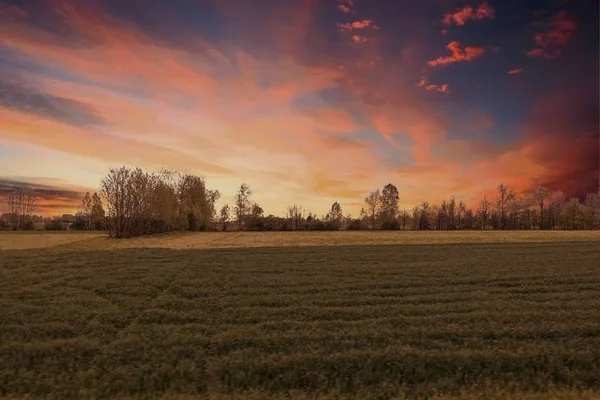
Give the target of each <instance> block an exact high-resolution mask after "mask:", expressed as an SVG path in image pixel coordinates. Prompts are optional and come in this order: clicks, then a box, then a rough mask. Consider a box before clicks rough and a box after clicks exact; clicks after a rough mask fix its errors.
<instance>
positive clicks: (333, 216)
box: [327, 201, 344, 230]
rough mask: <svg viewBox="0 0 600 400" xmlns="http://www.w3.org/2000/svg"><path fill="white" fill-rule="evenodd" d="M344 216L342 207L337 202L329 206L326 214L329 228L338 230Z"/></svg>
mask: <svg viewBox="0 0 600 400" xmlns="http://www.w3.org/2000/svg"><path fill="white" fill-rule="evenodd" d="M343 217H344V214H343V213H342V206H341V205H340V203H338V202H337V201H336V202H335V203H333V204H332V205H331V209H330V210H329V213H328V214H327V220H328V221H329V223H330V224H331V227H332V228H333V229H335V230H337V229H340V227H341V225H342V218H343Z"/></svg>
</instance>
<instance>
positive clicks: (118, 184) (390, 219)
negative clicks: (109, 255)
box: [0, 167, 600, 238]
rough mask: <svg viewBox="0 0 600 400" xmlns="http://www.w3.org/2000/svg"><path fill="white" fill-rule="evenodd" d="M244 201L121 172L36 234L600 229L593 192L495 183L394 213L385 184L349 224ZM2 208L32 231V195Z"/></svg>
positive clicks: (0, 223) (7, 220) (186, 182)
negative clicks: (225, 200)
mask: <svg viewBox="0 0 600 400" xmlns="http://www.w3.org/2000/svg"><path fill="white" fill-rule="evenodd" d="M252 195H253V191H252V189H251V188H250V186H249V185H247V184H245V183H244V184H242V185H241V186H240V187H239V189H238V190H237V191H236V193H235V195H234V198H233V203H232V204H231V206H230V205H229V204H225V205H223V206H222V207H221V209H220V210H219V211H217V209H216V202H217V201H218V200H219V199H220V197H221V193H220V192H219V191H218V190H214V189H209V188H208V187H207V184H206V180H205V179H204V177H202V176H196V175H191V174H186V173H180V172H176V171H172V170H160V171H158V172H148V171H144V170H142V169H140V168H129V167H121V168H116V169H110V170H109V173H108V174H107V176H106V177H105V178H104V179H103V180H102V181H101V184H100V190H99V192H98V193H93V194H91V195H90V193H86V194H85V195H84V197H83V199H82V202H81V205H80V207H79V211H78V212H77V214H76V215H75V216H74V217H73V221H71V222H69V223H68V224H65V221H64V216H63V218H62V219H61V218H60V217H56V218H52V219H50V220H48V221H47V222H46V223H45V226H44V228H45V229H48V230H59V229H66V228H67V225H68V228H69V229H80V230H107V231H108V233H109V236H110V237H114V238H126V237H134V236H140V235H150V234H156V233H163V232H170V231H228V230H237V231H299V230H306V231H314V230H340V229H346V230H409V229H410V230H463V229H483V230H487V229H498V230H532V229H540V230H551V229H573V230H574V229H600V195H599V193H590V194H588V195H587V196H586V197H585V199H584V200H583V202H582V201H580V199H579V198H577V197H571V198H567V197H566V196H565V194H564V193H563V192H561V191H550V190H548V189H547V188H545V187H538V188H536V189H534V190H530V191H526V192H524V193H521V194H520V195H517V194H516V193H515V191H514V190H513V189H512V188H511V187H510V186H508V185H505V184H503V183H502V184H500V185H499V186H498V187H497V194H496V196H495V197H493V198H488V197H487V196H486V197H484V198H482V199H481V200H480V201H479V202H478V204H477V205H476V207H475V208H470V207H468V206H467V205H466V204H465V203H464V202H463V201H456V199H455V198H454V196H451V197H450V198H448V199H442V200H441V201H440V202H439V203H434V204H430V203H429V202H426V201H423V202H421V203H420V204H418V205H416V206H414V207H412V208H411V209H408V210H407V209H406V208H403V209H401V208H400V192H399V190H398V188H397V187H396V186H395V185H393V184H391V183H389V184H387V185H385V186H384V187H383V188H382V189H376V190H373V191H371V192H370V193H368V195H367V196H366V197H365V198H364V206H363V208H362V209H361V211H360V213H359V215H358V216H357V217H354V218H353V217H352V216H351V215H349V214H348V215H344V213H343V211H342V206H341V205H340V203H338V202H334V203H333V204H332V205H331V207H330V208H329V209H328V210H327V212H326V213H324V214H322V215H320V216H319V215H317V214H315V213H313V212H308V211H307V210H306V209H304V208H303V207H302V206H301V205H298V204H293V205H290V206H288V207H287V209H286V215H285V216H283V217H281V216H275V215H272V214H269V215H265V212H264V209H263V208H262V207H261V206H260V205H259V204H257V203H256V202H254V201H253V200H252ZM6 204H7V208H8V212H7V213H5V214H3V215H2V218H0V229H13V230H24V229H33V225H34V224H33V223H32V221H33V217H32V213H33V211H34V209H35V205H36V197H35V193H34V192H33V191H31V190H27V189H24V188H17V189H15V190H14V191H12V192H11V193H9V194H8V195H7V196H6Z"/></svg>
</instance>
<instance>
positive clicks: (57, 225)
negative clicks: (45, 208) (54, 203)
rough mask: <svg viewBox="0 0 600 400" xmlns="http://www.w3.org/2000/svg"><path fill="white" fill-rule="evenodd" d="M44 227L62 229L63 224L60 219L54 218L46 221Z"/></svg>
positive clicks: (54, 229)
mask: <svg viewBox="0 0 600 400" xmlns="http://www.w3.org/2000/svg"><path fill="white" fill-rule="evenodd" d="M44 229H45V230H47V231H62V230H63V224H62V222H60V220H59V219H53V220H51V221H48V222H46V225H44Z"/></svg>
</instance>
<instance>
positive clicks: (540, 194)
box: [533, 187, 550, 229]
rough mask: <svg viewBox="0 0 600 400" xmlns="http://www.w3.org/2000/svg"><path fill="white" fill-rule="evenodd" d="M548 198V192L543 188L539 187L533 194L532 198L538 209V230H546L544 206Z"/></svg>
mask: <svg viewBox="0 0 600 400" xmlns="http://www.w3.org/2000/svg"><path fill="white" fill-rule="evenodd" d="M549 197H550V192H549V191H548V189H547V188H545V187H539V188H537V189H536V190H535V192H534V193H533V198H534V199H535V201H536V202H537V205H538V206H539V207H540V229H546V221H545V218H544V217H545V214H544V211H545V208H544V206H545V204H546V201H547V200H548V198H549Z"/></svg>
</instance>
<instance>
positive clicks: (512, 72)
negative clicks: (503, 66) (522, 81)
mask: <svg viewBox="0 0 600 400" xmlns="http://www.w3.org/2000/svg"><path fill="white" fill-rule="evenodd" d="M523 71H525V70H524V69H523V68H515V69H511V70H510V71H508V72H507V74H508V75H518V74H520V73H522V72H523Z"/></svg>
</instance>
